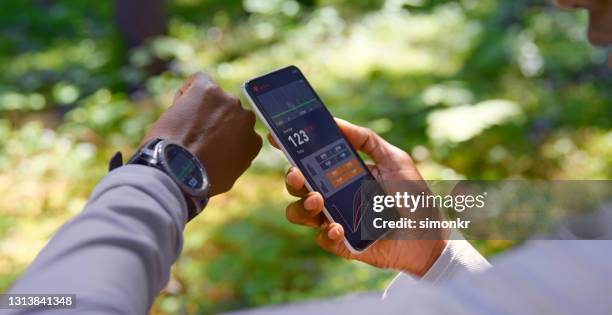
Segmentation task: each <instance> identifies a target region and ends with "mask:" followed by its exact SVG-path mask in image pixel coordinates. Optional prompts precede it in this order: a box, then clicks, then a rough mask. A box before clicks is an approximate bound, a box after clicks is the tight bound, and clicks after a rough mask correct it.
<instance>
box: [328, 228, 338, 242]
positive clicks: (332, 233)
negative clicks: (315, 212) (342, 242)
mask: <svg viewBox="0 0 612 315" xmlns="http://www.w3.org/2000/svg"><path fill="white" fill-rule="evenodd" d="M339 236H340V231H338V229H337V228H335V229H331V230H330V231H329V238H331V239H333V240H335V239H337V238H338V237H339Z"/></svg>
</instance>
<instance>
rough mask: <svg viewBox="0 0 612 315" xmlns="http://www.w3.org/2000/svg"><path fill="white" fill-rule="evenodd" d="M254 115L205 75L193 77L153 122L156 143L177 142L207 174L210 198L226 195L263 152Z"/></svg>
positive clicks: (151, 135)
mask: <svg viewBox="0 0 612 315" xmlns="http://www.w3.org/2000/svg"><path fill="white" fill-rule="evenodd" d="M254 126H255V115H254V114H253V112H251V111H248V110H245V109H243V108H242V106H241V105H240V100H238V98H236V97H234V96H232V95H229V94H227V93H226V92H224V91H223V90H222V89H221V88H220V87H219V86H218V85H216V84H215V83H214V82H213V81H212V80H211V79H210V78H208V76H206V75H205V74H203V73H195V74H193V75H191V76H190V77H189V78H188V79H187V81H185V83H183V86H181V88H180V89H179V90H178V91H177V92H176V95H175V96H174V101H173V103H172V106H170V108H168V109H167V110H166V111H165V112H164V113H163V114H162V115H161V117H160V118H159V119H158V120H157V121H156V122H155V124H154V125H153V127H152V128H151V129H150V130H149V132H148V133H147V135H146V136H145V137H144V139H143V140H142V142H141V145H142V144H144V143H145V142H146V141H148V140H149V139H152V138H160V139H165V140H171V141H174V142H177V143H179V144H181V145H182V146H184V147H185V148H187V149H188V150H189V151H191V153H193V154H195V155H196V156H197V157H198V159H199V160H200V162H201V163H202V165H203V166H204V168H205V169H206V172H207V173H208V177H209V181H210V185H211V186H210V196H211V197H212V196H214V195H217V194H220V193H223V192H226V191H228V190H230V189H231V188H232V186H233V185H234V182H235V181H236V180H237V179H238V177H239V176H240V175H242V173H244V171H245V170H246V169H247V168H248V167H249V165H250V164H251V161H252V160H253V159H254V158H255V156H256V155H257V153H258V152H259V150H260V149H261V145H262V140H261V137H259V135H257V134H256V133H255V131H254V129H253V128H254Z"/></svg>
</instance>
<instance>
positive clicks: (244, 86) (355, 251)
mask: <svg viewBox="0 0 612 315" xmlns="http://www.w3.org/2000/svg"><path fill="white" fill-rule="evenodd" d="M290 69H295V70H297V71H298V72H299V73H300V75H301V76H302V77H303V78H304V81H305V82H306V84H308V86H309V87H310V89H311V90H312V91H313V93H314V94H315V96H316V97H317V98H318V99H319V101H320V102H321V105H323V108H324V109H325V110H326V111H327V113H328V114H329V115H330V116H331V117H332V119H333V117H334V116H333V115H332V114H331V112H329V110H328V109H327V106H325V104H324V103H323V101H322V100H321V98H320V97H319V95H318V94H317V93H316V91H315V90H314V88H313V87H312V85H311V84H310V82H308V80H307V79H306V76H305V75H304V73H303V72H302V71H301V70H300V69H299V68H298V67H296V66H295V65H288V66H284V67H281V68H277V69H274V70H272V71H270V72H267V73H265V74H262V75H260V76H257V77H255V78H252V79H250V80H247V81H245V82H244V83H243V84H242V87H241V89H242V93H243V94H244V95H245V97H246V98H247V100H248V101H249V104H250V105H251V107H252V108H253V110H254V111H255V113H256V114H257V117H259V119H260V120H261V121H262V122H263V123H264V125H265V126H266V128H267V129H268V131H269V132H270V134H271V135H272V137H273V138H274V140H275V141H276V143H277V144H278V146H279V147H280V149H281V151H282V152H283V154H284V155H285V157H286V158H287V160H288V161H289V163H290V164H291V165H292V166H295V167H297V168H298V169H300V171H302V169H301V168H300V167H299V165H298V164H297V163H296V162H295V161H294V160H293V157H292V156H291V154H289V152H288V151H287V149H286V148H285V146H284V145H283V142H282V141H281V140H280V139H279V137H278V135H277V134H276V132H275V130H274V128H272V126H271V125H270V122H268V120H267V119H266V116H265V115H264V114H263V113H262V112H261V110H260V109H259V106H257V103H255V101H254V100H253V99H252V98H251V95H250V94H249V91H248V89H247V87H248V85H249V84H250V83H251V82H252V81H255V80H257V79H260V78H262V77H265V76H268V75H271V74H274V73H276V72H280V71H286V70H290ZM340 135H341V136H342V137H343V138H344V140H345V141H346V143H347V144H348V146H349V148H350V149H351V150H352V151H353V154H355V156H356V157H357V159H358V160H359V162H360V163H361V164H362V166H363V167H364V169H365V171H366V173H367V174H369V175H370V176H371V177H372V178H374V176H373V175H372V173H371V172H370V170H369V169H368V167H367V165H366V164H365V162H364V161H363V160H362V159H361V157H360V156H359V154H357V152H356V150H355V148H353V146H352V145H351V143H350V142H349V141H348V139H347V138H346V136H345V135H344V134H343V133H342V132H340ZM302 172H303V171H302ZM304 179H305V181H304V183H305V186H306V188H307V189H308V191H311V192H312V191H317V190H315V189H313V187H312V185H311V184H310V181H309V179H308V176H304ZM317 192H318V191H317ZM323 213H324V214H325V217H326V218H327V219H328V220H329V222H336V221H334V219H333V217H332V216H331V215H330V214H329V211H328V210H327V207H326V206H325V202H323ZM390 231H391V230H388V231H386V232H385V233H384V234H382V235H381V236H380V237H379V238H378V239H376V240H373V241H372V242H371V243H369V244H368V245H367V246H365V247H364V248H363V249H356V248H354V247H353V245H351V243H350V242H349V241H348V240H347V238H346V236H345V237H344V239H343V241H344V244H345V245H346V248H348V250H349V251H350V252H351V253H353V254H360V253H362V252H364V251H366V250H367V249H368V248H370V247H371V246H372V245H374V243H376V242H377V241H378V240H379V239H381V238H383V237H384V236H385V235H386V234H388V233H389V232H390Z"/></svg>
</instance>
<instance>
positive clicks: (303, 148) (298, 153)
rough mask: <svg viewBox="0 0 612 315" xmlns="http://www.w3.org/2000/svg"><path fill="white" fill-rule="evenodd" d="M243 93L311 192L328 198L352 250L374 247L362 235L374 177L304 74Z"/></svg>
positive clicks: (266, 79)
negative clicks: (366, 187) (368, 184)
mask: <svg viewBox="0 0 612 315" xmlns="http://www.w3.org/2000/svg"><path fill="white" fill-rule="evenodd" d="M244 91H245V93H246V95H247V97H248V98H249V100H250V101H251V103H252V105H253V106H254V107H255V110H256V112H257V114H258V115H259V116H260V118H261V119H263V120H264V122H265V123H266V125H267V127H268V129H270V132H271V133H272V134H273V136H274V137H275V139H276V141H277V142H278V144H279V145H280V146H281V148H282V149H283V151H284V152H285V155H287V157H288V158H289V160H290V161H291V162H292V164H294V165H295V166H297V167H298V168H299V169H300V170H301V171H302V173H303V174H304V176H305V178H306V180H307V184H308V185H307V186H308V188H309V189H310V190H315V191H318V192H320V193H321V195H323V198H324V200H325V209H324V211H325V212H326V215H327V216H328V218H329V219H330V220H332V221H334V222H337V223H340V224H341V225H342V226H343V227H344V234H345V238H346V243H348V244H347V245H349V249H351V250H353V251H357V252H358V251H362V250H363V249H365V248H367V247H368V246H369V245H371V244H372V243H373V242H374V240H372V239H371V238H370V239H367V240H366V239H363V238H362V237H361V236H362V235H361V233H360V232H361V220H362V219H363V217H364V211H365V209H366V205H365V202H363V200H362V199H363V194H362V193H361V191H360V190H361V189H362V182H363V181H364V180H369V181H373V177H372V175H371V174H370V172H369V170H368V168H367V167H366V165H365V164H364V163H363V161H362V160H361V158H360V157H359V156H358V155H357V154H356V152H355V150H354V149H353V148H352V146H351V145H350V144H349V142H348V141H347V139H346V138H345V137H344V135H343V134H342V133H341V131H340V129H339V128H338V126H337V125H336V122H335V121H334V119H333V117H332V115H331V114H330V113H329V111H328V110H327V108H326V107H325V106H324V105H323V102H322V101H321V99H320V98H319V97H318V96H317V94H316V93H315V91H314V90H313V88H312V87H311V86H310V84H309V83H308V81H306V78H305V77H304V75H303V74H302V73H301V71H300V70H299V69H298V68H297V67H295V66H289V67H286V68H283V69H280V70H277V71H274V72H272V73H269V74H266V75H263V76H261V77H258V78H255V79H253V80H250V81H248V82H246V83H245V85H244ZM383 232H384V231H381V234H384V233H383Z"/></svg>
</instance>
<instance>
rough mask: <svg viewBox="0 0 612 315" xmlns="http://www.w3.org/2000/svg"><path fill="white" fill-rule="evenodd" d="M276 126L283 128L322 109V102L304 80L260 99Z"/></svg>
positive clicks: (266, 94)
mask: <svg viewBox="0 0 612 315" xmlns="http://www.w3.org/2000/svg"><path fill="white" fill-rule="evenodd" d="M258 98H259V99H260V101H261V103H262V104H265V106H266V112H267V113H268V114H269V115H270V117H271V118H272V121H273V122H274V124H275V125H276V126H282V125H284V124H286V123H288V122H290V121H292V120H294V119H296V118H298V117H300V116H303V115H305V114H308V113H310V112H311V111H313V110H315V109H317V108H320V107H321V106H322V105H321V102H319V100H318V99H317V97H316V96H315V95H314V93H312V91H311V90H310V88H309V87H308V86H307V84H306V82H304V80H297V81H293V82H291V83H289V84H287V85H284V86H282V87H280V88H278V89H275V90H273V91H270V92H268V93H264V94H262V95H260V96H259V97H258Z"/></svg>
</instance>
